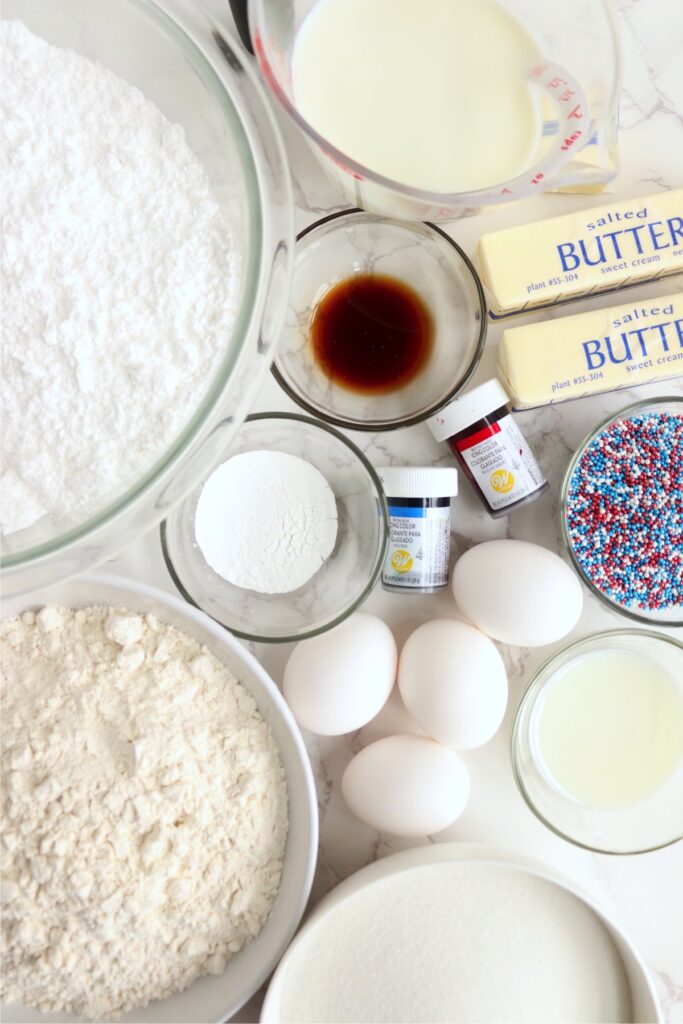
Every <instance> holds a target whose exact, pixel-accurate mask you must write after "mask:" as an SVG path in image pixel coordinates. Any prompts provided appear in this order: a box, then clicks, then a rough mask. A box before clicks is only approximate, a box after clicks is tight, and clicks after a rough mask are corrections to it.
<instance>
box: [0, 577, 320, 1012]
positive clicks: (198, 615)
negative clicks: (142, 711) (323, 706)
mask: <svg viewBox="0 0 683 1024" xmlns="http://www.w3.org/2000/svg"><path fill="white" fill-rule="evenodd" d="M81 583H84V584H86V585H87V584H91V585H92V584H95V585H97V586H100V585H102V586H106V587H111V588H113V589H114V590H115V591H120V590H121V589H125V590H132V591H134V592H135V593H136V594H140V595H141V596H143V597H144V598H147V599H149V600H151V601H153V602H155V603H158V604H160V605H162V606H164V607H167V608H169V609H171V610H172V611H173V612H175V613H176V614H177V615H178V616H179V617H180V618H188V619H189V620H190V621H192V622H193V623H195V624H196V625H197V626H199V627H201V629H203V630H206V631H207V632H208V633H210V634H211V635H212V636H213V637H214V639H215V640H216V642H217V644H219V645H223V646H226V647H228V648H229V649H230V650H231V652H232V653H233V654H234V656H235V657H236V658H237V659H238V660H240V661H241V662H243V663H244V664H245V666H246V667H247V669H248V671H249V672H251V673H252V674H253V675H254V676H256V677H257V678H258V679H259V681H260V683H261V684H262V686H263V689H264V691H265V693H266V695H267V698H268V700H269V702H270V704H271V706H272V707H273V709H274V711H275V713H276V714H277V716H278V718H279V719H280V720H281V722H282V724H283V725H284V727H285V732H286V734H287V736H288V741H289V742H290V743H291V751H292V754H293V755H294V757H295V758H296V761H297V762H298V767H299V768H300V770H301V774H302V778H303V782H304V786H303V789H302V790H301V791H300V792H298V793H297V794H296V799H297V800H298V801H299V803H300V804H304V805H305V819H306V822H307V825H308V831H309V835H308V841H307V854H306V865H305V870H303V871H302V875H303V886H302V888H301V891H300V893H299V896H298V898H297V900H296V908H295V913H294V915H293V916H292V917H291V918H290V921H289V924H288V926H287V928H284V929H283V932H282V936H281V938H280V940H279V941H278V943H277V947H276V949H275V950H274V952H273V953H272V954H271V955H270V956H269V957H268V958H267V960H264V962H263V964H262V965H261V967H260V968H259V970H258V972H257V974H256V975H255V977H254V978H253V980H252V982H251V983H250V985H249V990H250V991H246V992H245V993H244V994H243V995H240V996H239V998H238V1000H237V1001H236V1002H235V1004H234V1005H233V1006H228V1010H227V1013H226V1012H225V1011H221V1016H220V1018H219V1019H218V1021H217V1022H216V1024H221V1022H222V1021H224V1020H225V1019H226V1017H227V1016H231V1015H233V1014H235V1013H237V1012H238V1011H239V1010H240V1008H241V1007H242V1006H244V1004H245V1003H246V1002H247V1001H248V1000H249V999H251V997H252V996H253V995H254V994H255V993H256V992H257V991H258V989H259V988H260V987H261V985H262V984H263V983H264V982H265V981H266V979H267V978H268V976H269V975H270V974H271V973H272V971H273V969H274V967H275V966H276V965H277V963H278V962H279V960H280V958H281V957H282V955H283V953H284V952H285V951H286V950H287V948H288V947H289V945H290V943H291V941H292V938H293V937H294V935H295V934H296V931H297V929H298V927H299V924H300V922H301V919H302V917H303V915H304V912H305V909H306V906H307V903H308V899H309V896H310V893H311V889H312V886H313V880H314V876H315V871H316V867H317V860H318V839H319V831H320V830H319V814H318V798H317V791H316V787H315V779H314V776H313V769H312V766H311V761H310V758H309V756H308V751H307V749H306V745H305V743H304V740H303V736H302V734H301V730H300V729H299V727H298V725H297V723H296V721H295V719H294V716H293V715H292V712H291V711H290V709H289V706H288V705H287V702H286V701H285V699H284V697H283V695H282V693H281V691H280V689H279V687H278V686H277V685H276V683H275V682H274V680H273V679H272V678H271V676H270V674H269V673H268V672H267V671H266V669H265V668H264V667H263V665H261V663H260V662H259V661H258V660H257V658H256V657H255V656H254V654H252V652H251V651H249V650H248V649H247V648H246V647H245V646H244V644H242V643H241V642H240V641H239V640H237V639H236V638H235V637H234V636H232V635H231V634H230V633H229V632H228V631H227V630H226V629H224V628H223V627H222V626H220V624H218V623H216V621H215V620H214V619H212V618H211V616H210V615H207V614H206V612H203V611H202V610H201V609H200V608H196V607H192V606H188V605H187V604H186V602H184V601H183V600H182V599H181V598H180V597H178V596H177V595H176V594H173V593H171V592H170V591H168V590H164V589H162V588H161V587H156V586H153V585H151V584H149V583H146V582H143V581H141V580H137V579H133V578H131V577H129V576H119V575H116V574H114V573H110V572H100V571H96V572H90V573H84V574H82V575H81V576H79V577H77V578H75V579H71V580H56V581H54V582H53V583H51V584H48V585H47V586H46V587H44V588H42V589H41V590H40V591H33V592H32V593H29V594H22V595H14V596H13V597H12V598H10V602H11V603H12V604H15V605H19V607H23V608H26V607H31V606H32V605H35V604H39V603H40V599H41V595H42V594H45V596H46V598H48V599H49V595H50V591H51V590H56V589H58V588H63V587H78V586H79V585H80V584H81ZM122 600H123V601H124V602H125V601H126V600H127V599H126V598H123V597H122ZM11 614H12V615H14V614H17V613H15V612H13V613H11ZM4 617H5V615H3V618H4ZM239 681H240V682H241V683H242V685H243V686H245V687H246V688H247V689H249V686H248V683H246V684H245V683H244V682H243V680H241V679H240V680H239ZM276 745H277V744H276ZM278 751H279V752H280V755H281V757H282V754H281V751H280V747H279V745H278ZM283 767H284V764H283ZM291 798H292V794H291V793H289V799H290V800H291ZM288 835H289V833H288ZM285 849H286V847H285ZM283 877H284V873H283ZM281 885H282V882H281ZM279 891H280V890H279V889H278V893H279ZM276 899H277V897H276ZM274 905H275V903H274V904H273V906H274ZM268 920H269V919H266V922H265V924H264V928H263V930H265V928H266V927H267V925H268ZM263 930H262V932H261V933H259V934H263ZM196 980H197V981H200V980H201V977H200V978H197V979H196ZM191 987H192V986H191V985H190V986H188V988H187V989H184V990H181V993H182V992H187V991H189V990H190V989H191ZM181 993H175V994H178V995H179V994H181ZM166 998H171V999H172V998H173V996H168V997H166ZM161 1002H163V1000H157V1001H155V1002H154V1003H152V1004H150V1005H152V1006H153V1005H160V1004H161ZM12 1005H21V1006H25V1005H26V1004H24V1003H22V1004H12ZM132 1012H134V1011H132Z"/></svg>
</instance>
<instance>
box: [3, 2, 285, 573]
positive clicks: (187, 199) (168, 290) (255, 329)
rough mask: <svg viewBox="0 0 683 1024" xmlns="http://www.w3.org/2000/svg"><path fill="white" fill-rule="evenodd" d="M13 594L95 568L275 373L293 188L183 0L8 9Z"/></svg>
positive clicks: (6, 278)
mask: <svg viewBox="0 0 683 1024" xmlns="http://www.w3.org/2000/svg"><path fill="white" fill-rule="evenodd" d="M0 31H1V34H2V46H3V83H4V88H3V96H2V119H1V120H0V125H1V127H0V132H1V135H2V137H1V139H0V150H1V151H2V154H3V158H2V161H1V162H0V181H1V184H2V196H3V199H2V207H3V209H2V216H3V246H2V276H3V285H4V310H5V313H4V316H3V323H2V348H3V375H2V381H0V408H1V414H2V435H1V436H2V441H1V445H0V459H1V462H2V485H1V486H2V492H1V496H2V502H1V505H2V514H1V515H0V540H1V542H2V563H1V564H2V569H3V583H4V590H5V592H9V591H10V590H11V592H13V593H18V592H22V591H23V592H28V590H29V589H30V588H31V587H33V588H36V587H39V586H44V585H47V584H49V583H51V582H53V581H55V580H57V579H60V578H66V577H67V576H68V575H73V574H74V573H75V572H76V571H82V570H83V569H86V568H89V567H91V566H92V565H94V564H96V562H97V561H98V560H102V559H103V558H104V557H105V556H106V555H107V554H108V553H110V552H111V551H113V550H115V549H116V548H117V547H120V546H121V545H123V544H124V543H125V542H127V541H128V540H130V539H132V537H133V536H134V535H136V534H137V533H139V532H142V531H143V530H144V529H145V528H147V527H149V526H151V525H153V524H154V523H155V522H158V521H159V519H160V518H162V516H163V515H164V514H166V513H167V512H168V510H169V508H170V507H171V505H172V504H173V502H175V501H177V500H178V499H179V498H180V497H182V496H183V493H185V492H186V491H187V490H188V489H189V488H190V487H191V485H192V484H193V483H194V482H196V480H197V479H198V478H199V477H200V476H201V474H202V471H203V470H205V469H206V468H207V467H208V466H209V465H210V460H211V453H210V452H209V451H207V450H206V448H205V447H204V445H203V442H204V441H205V439H206V437H207V435H208V434H209V433H210V431H211V429H212V428H213V427H215V425H216V423H217V422H219V421H222V422H223V424H224V433H225V434H226V435H227V434H229V428H228V424H230V425H231V428H232V429H236V427H237V426H238V425H239V423H240V422H241V420H242V419H243V417H244V415H245V414H246V412H247V411H248V409H249V406H250V403H251V401H252V399H253V397H254V395H255V393H256V390H257V389H258V386H259V385H260V383H261V380H262V379H263V377H264V376H265V374H266V373H267V371H268V368H269V365H270V361H271V359H272V348H273V346H274V342H275V340H276V337H277V334H278V330H279V323H280V320H281V317H282V315H283V314H284V302H285V298H286V293H287V283H288V272H289V262H290V261H289V248H290V239H291V199H290V194H289V185H288V175H287V169H286V162H285V157H284V153H283V150H282V146H281V142H280V138H279V134H278V131H277V128H276V127H275V125H274V123H273V122H272V119H271V117H270V115H269V114H268V113H267V111H266V109H265V106H264V103H263V99H262V96H261V93H260V87H259V85H258V83H257V82H256V81H255V80H254V79H253V78H252V76H251V73H250V69H249V68H248V67H245V66H243V65H242V64H241V60H240V58H239V57H238V56H237V54H236V53H235V54H233V53H232V43H231V41H230V39H229V37H228V36H225V37H222V36H221V35H220V32H219V30H218V28H217V27H216V26H214V25H212V24H210V23H209V22H208V20H206V19H205V16H204V15H203V13H202V12H201V10H200V9H199V7H198V6H197V5H194V4H187V3H186V2H184V0H142V2H137V0H117V3H115V4H111V3H109V0H89V2H88V3H87V4H80V5H74V4H73V3H72V2H70V0H51V3H50V4H48V5H46V4H42V3H34V2H32V0H8V2H7V3H5V4H3V20H2V21H1V22H0Z"/></svg>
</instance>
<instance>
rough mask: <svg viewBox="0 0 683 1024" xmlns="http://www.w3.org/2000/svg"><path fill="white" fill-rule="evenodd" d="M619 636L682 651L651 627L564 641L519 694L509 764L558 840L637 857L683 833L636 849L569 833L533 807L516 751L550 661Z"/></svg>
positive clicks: (676, 839) (674, 840) (678, 838)
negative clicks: (598, 843) (609, 845)
mask: <svg viewBox="0 0 683 1024" xmlns="http://www.w3.org/2000/svg"><path fill="white" fill-rule="evenodd" d="M622 636H629V637H631V636H641V637H646V638H647V639H648V640H655V641H659V642H664V643H669V644H671V645H672V646H673V647H677V648H679V650H680V651H681V653H683V643H682V642H681V641H680V640H677V639H676V637H674V636H669V635H668V634H667V633H659V632H656V631H655V630H653V629H634V628H633V627H631V626H622V627H621V628H620V629H600V630H596V631H595V632H594V633H588V634H587V635H586V636H582V637H579V639H578V640H572V641H571V643H568V644H565V645H564V647H561V648H560V649H559V650H558V651H555V652H554V653H553V654H551V655H550V656H549V657H547V658H546V659H545V661H543V662H542V664H541V665H539V667H538V668H537V669H536V671H535V672H534V674H533V676H532V677H531V680H530V682H529V684H528V686H527V687H526V689H525V690H524V693H523V694H522V698H521V700H520V702H519V705H518V706H517V710H516V712H515V718H514V721H513V723H512V730H511V732H510V762H511V764H512V774H513V776H514V780H515V783H516V785H517V789H518V790H519V793H520V795H521V797H522V799H523V800H524V803H525V804H526V805H527V807H528V808H529V810H530V811H531V812H532V813H533V814H534V816H535V817H536V818H537V819H538V821H540V822H541V824H542V825H545V827H546V828H547V829H549V830H550V831H551V832H552V833H553V834H554V835H556V836H558V837H559V838H560V839H564V840H565V842H568V843H571V844H572V846H577V847H579V849H581V850H589V851H590V852H591V853H601V854H605V855H606V856H608V857H633V856H638V855H639V854H641V853H654V852H655V851H657V850H664V849H666V847H667V846H673V845H674V844H675V843H678V842H680V841H681V840H682V839H683V832H681V834H680V835H677V836H674V837H673V838H672V839H667V840H666V842H663V843H657V844H655V845H654V846H643V847H640V848H638V849H636V850H610V849H608V848H607V847H605V846H595V845H593V844H591V843H589V842H585V841H582V840H580V839H577V838H576V837H574V836H570V835H568V834H567V833H566V832H563V831H562V829H560V828H559V827H558V826H557V825H554V824H553V822H552V821H549V820H548V818H546V817H545V815H543V814H542V813H541V812H540V810H539V809H538V808H537V807H536V805H535V803H534V801H533V800H532V798H531V796H530V795H529V792H528V790H527V788H526V785H525V783H524V779H523V777H522V773H521V771H520V768H519V764H518V758H517V755H518V752H519V745H520V737H521V735H522V717H523V716H524V715H525V713H526V711H527V708H528V707H529V705H532V704H533V703H534V701H535V700H536V699H537V697H538V695H539V693H540V692H541V690H542V689H543V687H544V686H545V685H546V684H547V682H548V680H547V679H545V678H544V676H545V674H546V673H547V672H548V671H549V670H550V669H551V667H552V665H553V663H554V662H556V661H557V662H560V661H561V660H562V659H563V658H565V657H567V655H571V654H576V653H579V652H580V651H581V649H582V648H584V647H586V646H588V645H589V644H590V643H592V642H593V641H595V640H606V639H608V638H609V639H612V638H618V637H622Z"/></svg>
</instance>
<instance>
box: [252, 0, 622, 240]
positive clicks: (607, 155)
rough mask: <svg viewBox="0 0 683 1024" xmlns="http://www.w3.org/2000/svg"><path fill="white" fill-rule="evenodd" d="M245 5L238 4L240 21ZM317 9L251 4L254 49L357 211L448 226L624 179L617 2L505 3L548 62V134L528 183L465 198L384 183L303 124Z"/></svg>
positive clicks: (543, 66)
mask: <svg viewBox="0 0 683 1024" xmlns="http://www.w3.org/2000/svg"><path fill="white" fill-rule="evenodd" d="M244 2H246V0H233V10H234V11H235V13H236V14H237V13H238V11H237V8H239V7H240V6H242V4H243V3H244ZM315 2H316V0H277V2H276V0H249V3H248V14H249V27H250V31H251V40H252V43H253V48H254V52H255V54H256V58H257V60H258V62H259V65H260V68H261V71H262V73H263V76H264V78H265V80H266V82H267V84H268V86H269V88H270V90H271V91H272V92H273V94H274V95H275V96H276V97H277V99H278V101H279V102H280V103H281V105H282V106H283V107H284V108H285V110H286V111H287V112H288V114H289V115H290V116H291V117H292V119H293V120H294V121H295V123H296V124H297V125H298V126H299V128H300V129H301V130H302V131H303V132H304V134H305V136H306V137H307V139H308V141H309V143H310V144H311V146H312V149H313V152H314V153H315V154H316V156H317V157H318V159H319V160H320V162H321V164H322V165H323V167H324V168H325V169H326V171H327V172H328V174H329V175H330V176H331V177H332V178H333V179H334V180H335V181H336V183H337V184H338V185H339V186H340V188H341V190H342V192H343V194H344V196H345V198H346V199H347V200H348V201H349V202H350V203H353V204H354V205H355V206H360V207H362V208H364V209H366V210H371V211H373V212H375V213H379V214H384V215H387V216H392V217H403V218H408V219H415V220H432V221H434V220H436V221H447V220H452V219H455V218H457V217H461V216H464V215H466V214H467V213H473V212H476V211H477V210H478V209H479V208H481V207H482V206H487V205H489V204H493V203H503V202H508V201H510V200H513V199H518V198H523V197H524V196H529V195H532V194H534V192H538V191H544V190H546V189H570V190H572V189H576V190H577V191H584V190H588V191H592V190H598V189H599V187H600V186H601V185H603V184H604V183H605V182H606V181H608V180H609V179H610V178H611V177H613V176H614V174H615V173H616V104H617V96H618V85H619V45H618V36H617V30H616V22H615V18H614V14H613V12H612V9H611V7H610V6H609V2H608V0H577V2H575V3H573V4H572V5H567V4H566V3H565V2H564V0H506V2H503V6H504V7H506V8H507V9H508V10H509V11H510V13H511V14H513V15H514V16H515V17H516V18H517V20H518V21H519V22H520V23H521V24H522V25H523V26H524V27H525V28H526V29H527V30H528V31H529V32H530V34H531V35H532V36H533V37H534V38H535V40H536V42H537V44H538V49H539V53H540V54H541V55H543V56H541V57H540V58H539V60H538V61H537V63H536V65H535V67H534V68H533V70H532V72H531V76H530V77H531V84H532V89H533V91H534V92H535V93H536V94H537V97H538V102H539V109H540V111H541V122H542V130H541V131H540V132H539V136H538V141H537V146H536V149H535V152H534V154H533V156H532V157H531V159H530V161H529V164H528V166H527V167H526V168H525V169H524V171H523V173H521V174H519V175H518V176H516V177H515V178H513V179H512V180H510V181H507V182H501V183H499V184H497V185H496V186H495V187H490V188H485V189H480V190H477V191H471V192H457V193H442V192H431V191H426V190H423V189H416V188H412V187H410V186H409V185H404V184H402V183H400V182H397V181H393V180H391V179H390V178H387V177H385V176H383V175H381V174H377V173H376V172H374V171H373V170H372V169H371V168H368V167H364V166H363V165H362V164H359V163H358V162H357V161H355V160H354V159H353V158H352V157H351V156H350V155H349V154H346V153H343V152H341V151H340V150H338V149H336V147H334V146H333V145H331V143H329V142H328V141H327V140H326V139H325V138H323V137H322V136H321V135H320V134H319V132H317V131H316V129H315V128H314V127H313V126H312V125H311V124H309V123H308V122H307V121H306V119H305V118H304V117H303V116H302V115H301V113H300V111H299V110H298V109H297V105H296V101H295V98H294V94H293V90H292V75H291V66H292V52H293V48H294V42H295V39H296V36H297V33H298V30H299V28H300V26H301V24H302V22H303V20H304V18H305V17H306V15H307V14H308V12H309V11H310V9H311V8H312V7H313V6H314V3H315ZM485 59H486V57H485V54H483V55H482V60H485ZM340 87H342V86H341V85H340Z"/></svg>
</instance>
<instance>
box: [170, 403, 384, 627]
mask: <svg viewBox="0 0 683 1024" xmlns="http://www.w3.org/2000/svg"><path fill="white" fill-rule="evenodd" d="M260 420H289V421H290V422H295V423H305V424H307V425H308V426H312V427H316V428H318V429H320V430H324V431H325V432H326V433H328V434H330V435H331V436H332V437H334V438H335V439H336V440H337V441H341V442H342V444H344V445H345V446H346V447H347V448H348V449H349V450H350V451H351V453H352V454H353V455H354V456H355V457H356V459H357V460H358V461H359V462H360V463H361V465H362V466H363V468H364V469H365V471H366V473H367V474H368V476H369V477H370V479H371V481H372V483H373V485H374V488H375V492H376V495H377V499H378V509H377V514H378V518H379V520H380V536H381V540H380V544H379V546H378V549H377V553H376V557H375V564H374V566H373V569H372V572H371V573H370V575H369V577H368V579H367V581H366V584H365V586H364V587H363V590H362V591H361V593H360V594H359V595H358V596H357V597H356V598H355V599H354V600H353V601H352V603H351V604H350V605H349V606H348V607H347V608H345V609H344V611H342V612H340V613H339V614H338V615H337V616H335V618H334V619H332V620H331V621H330V622H327V623H325V625H323V626H317V627H316V628H314V629H307V630H305V631H304V632H301V633H294V634H292V635H287V636H264V635H262V634H260V633H249V632H246V631H244V630H240V629H236V628H235V627H233V626H230V625H228V623H227V622H222V621H221V620H220V619H217V618H215V616H213V615H212V614H211V613H210V612H207V611H205V610H204V609H203V608H202V606H201V605H200V604H198V603H197V601H195V599H194V597H193V596H192V594H191V593H190V591H189V590H188V589H187V587H186V586H185V584H184V583H183V581H182V579H181V578H180V575H179V572H178V569H177V568H176V565H175V563H174V561H173V558H172V555H171V551H170V546H169V543H168V530H167V525H166V524H167V520H168V519H170V518H171V517H173V516H176V515H178V513H179V511H180V509H181V508H182V506H183V502H181V503H180V504H179V505H176V507H175V509H173V511H172V512H171V515H170V516H168V517H167V518H166V519H162V521H161V523H160V524H159V537H160V540H161V553H162V555H163V558H164V563H165V565H166V569H167V570H168V573H169V576H170V577H171V579H172V580H173V583H174V585H175V587H176V588H177V589H178V591H179V593H180V594H181V595H182V597H183V598H184V600H185V601H187V603H188V604H190V605H192V606H193V607H194V608H197V609H199V610H200V611H201V612H202V614H203V615H206V616H207V617H208V618H210V619H211V620H212V621H213V622H216V623H218V625H219V626H221V627H222V628H223V629H227V630H228V631H229V632H230V633H232V634H233V636H236V637H239V638H240V639H241V640H250V641H252V642H253V643H263V644H286V643H298V641H299V640H309V639H310V638H311V637H314V636H320V635H321V634H322V633H327V632H328V631H329V630H330V629H333V628H334V627H335V626H338V625H340V623H342V622H344V620H345V619H347V618H348V617H349V616H350V615H352V614H353V613H354V612H355V611H357V610H358V609H359V608H360V607H361V605H362V604H363V603H364V602H365V601H366V600H367V598H368V597H369V596H370V594H371V593H372V591H373V590H374V588H375V585H376V583H377V581H378V579H379V576H380V573H381V572H382V566H383V565H384V560H385V558H386V553H387V549H388V547H389V516H388V513H387V507H386V500H385V495H384V488H383V487H382V481H381V480H380V478H379V474H378V473H377V470H376V469H375V467H374V466H373V465H372V463H371V462H370V460H369V459H368V458H367V456H366V455H365V454H364V453H363V452H362V451H361V450H360V448H359V447H358V446H357V445H355V444H354V443H353V441H352V440H351V439H350V438H348V437H345V436H344V434H342V433H341V432H340V431H339V430H336V429H335V428H334V427H332V426H330V425H329V424H327V423H324V422H323V421H321V420H319V419H317V418H314V417H312V416H304V415H302V414H301V413H298V412H256V413H251V415H249V416H247V417H246V418H245V420H244V422H243V423H242V425H241V426H240V428H239V430H242V429H244V427H246V426H247V424H249V423H254V422H258V421H260ZM239 430H238V433H239ZM236 436H237V434H235V435H234V437H233V438H232V439H231V440H234V438H235V437H236ZM226 454H227V453H226ZM228 457H229V456H228ZM214 468H215V467H214ZM208 475H210V474H207V477H208ZM207 477H205V478H204V480H202V481H201V483H200V484H198V485H197V487H196V488H195V490H198V489H199V487H201V486H202V485H203V484H204V481H205V480H206V479H207ZM191 493H194V492H191ZM187 497H189V495H188V496H187ZM187 497H186V499H185V500H187ZM304 585H305V584H304ZM246 593H249V591H246V590H245V594H246Z"/></svg>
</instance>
